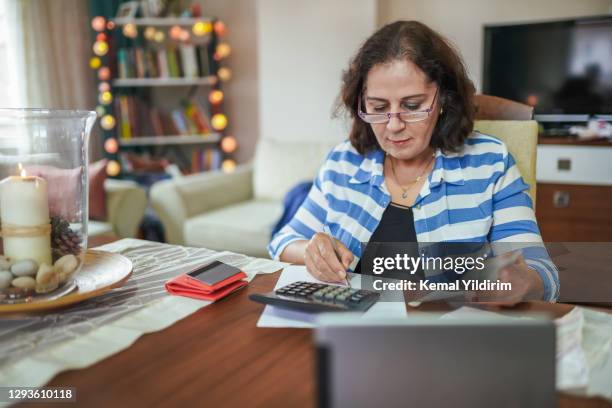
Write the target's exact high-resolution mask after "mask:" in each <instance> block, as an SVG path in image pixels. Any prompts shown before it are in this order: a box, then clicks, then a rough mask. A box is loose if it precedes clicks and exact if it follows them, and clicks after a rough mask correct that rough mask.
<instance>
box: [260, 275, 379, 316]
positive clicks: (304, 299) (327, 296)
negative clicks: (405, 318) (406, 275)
mask: <svg viewBox="0 0 612 408" xmlns="http://www.w3.org/2000/svg"><path fill="white" fill-rule="evenodd" d="M379 297H380V294H379V293H377V292H373V291H371V290H364V289H355V288H350V287H346V286H337V285H328V284H325V283H313V282H302V281H300V282H294V283H292V284H290V285H287V286H283V287H282V288H280V289H277V290H275V291H274V292H269V293H256V294H253V295H251V296H250V297H249V298H250V299H251V300H253V301H255V302H259V303H264V304H266V305H273V306H280V307H285V308H289V309H294V310H300V311H303V312H333V311H336V312H339V311H345V312H350V311H353V312H365V311H366V310H368V309H369V308H370V306H372V305H373V304H374V303H376V301H377V300H378V298H379Z"/></svg>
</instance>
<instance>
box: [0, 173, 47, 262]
mask: <svg viewBox="0 0 612 408" xmlns="http://www.w3.org/2000/svg"><path fill="white" fill-rule="evenodd" d="M19 167H20V168H21V165H19ZM0 217H1V219H2V241H3V244H4V256H6V257H8V258H10V259H11V260H13V261H18V260H21V259H33V260H35V261H36V262H37V263H38V264H39V265H40V264H43V263H46V264H48V265H53V263H52V260H51V237H50V233H51V227H50V221H49V199H48V195H47V182H46V181H45V180H44V179H42V178H40V177H35V176H26V175H25V171H24V170H23V169H22V170H21V175H20V176H9V177H7V178H5V179H4V180H2V181H1V182H0Z"/></svg>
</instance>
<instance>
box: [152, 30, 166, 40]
mask: <svg viewBox="0 0 612 408" xmlns="http://www.w3.org/2000/svg"><path fill="white" fill-rule="evenodd" d="M153 39H154V40H155V42H158V43H161V42H164V40H165V39H166V34H164V32H163V31H157V32H156V33H155V36H154V37H153Z"/></svg>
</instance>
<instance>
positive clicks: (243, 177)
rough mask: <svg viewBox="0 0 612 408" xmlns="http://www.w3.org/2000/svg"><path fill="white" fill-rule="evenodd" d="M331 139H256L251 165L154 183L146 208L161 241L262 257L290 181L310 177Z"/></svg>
mask: <svg viewBox="0 0 612 408" xmlns="http://www.w3.org/2000/svg"><path fill="white" fill-rule="evenodd" d="M335 144H336V142H334V141H333V140H332V141H328V142H312V141H309V142H288V141H276V140H268V139H263V140H261V139H260V140H259V142H258V144H257V150H256V152H255V158H254V161H253V163H252V164H246V165H241V166H238V167H237V169H236V170H235V171H234V172H232V173H227V174H226V173H223V172H221V171H213V172H207V173H202V174H197V175H191V176H187V177H180V178H176V179H172V180H164V181H160V182H159V183H156V184H154V185H153V187H152V188H151V192H150V198H151V206H152V207H153V209H154V210H155V211H156V212H157V215H158V216H159V217H160V219H161V222H162V224H163V226H164V230H165V233H166V241H167V242H169V243H171V244H180V245H188V246H196V247H206V248H210V249H215V250H227V251H233V252H238V253H243V254H248V255H251V256H257V257H268V252H267V250H266V247H267V245H268V242H269V241H270V234H271V232H272V228H273V227H274V225H275V223H276V222H277V221H278V219H279V218H280V216H281V214H282V212H283V206H282V200H283V198H284V196H285V194H286V193H287V191H289V189H290V188H291V187H293V185H295V184H296V183H298V182H300V181H307V180H312V179H314V177H315V176H316V173H317V171H318V169H319V167H320V166H321V164H322V163H323V161H324V159H325V156H326V154H327V153H328V152H329V151H330V149H331V148H332V147H333V146H334V145H335Z"/></svg>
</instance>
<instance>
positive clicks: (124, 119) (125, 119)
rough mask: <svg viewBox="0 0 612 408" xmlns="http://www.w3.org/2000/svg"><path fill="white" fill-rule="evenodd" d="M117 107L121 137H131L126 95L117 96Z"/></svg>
mask: <svg viewBox="0 0 612 408" xmlns="http://www.w3.org/2000/svg"><path fill="white" fill-rule="evenodd" d="M119 109H120V111H121V115H120V117H121V138H123V139H131V138H132V131H131V129H130V117H129V112H128V100H127V96H126V95H120V96H119Z"/></svg>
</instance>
